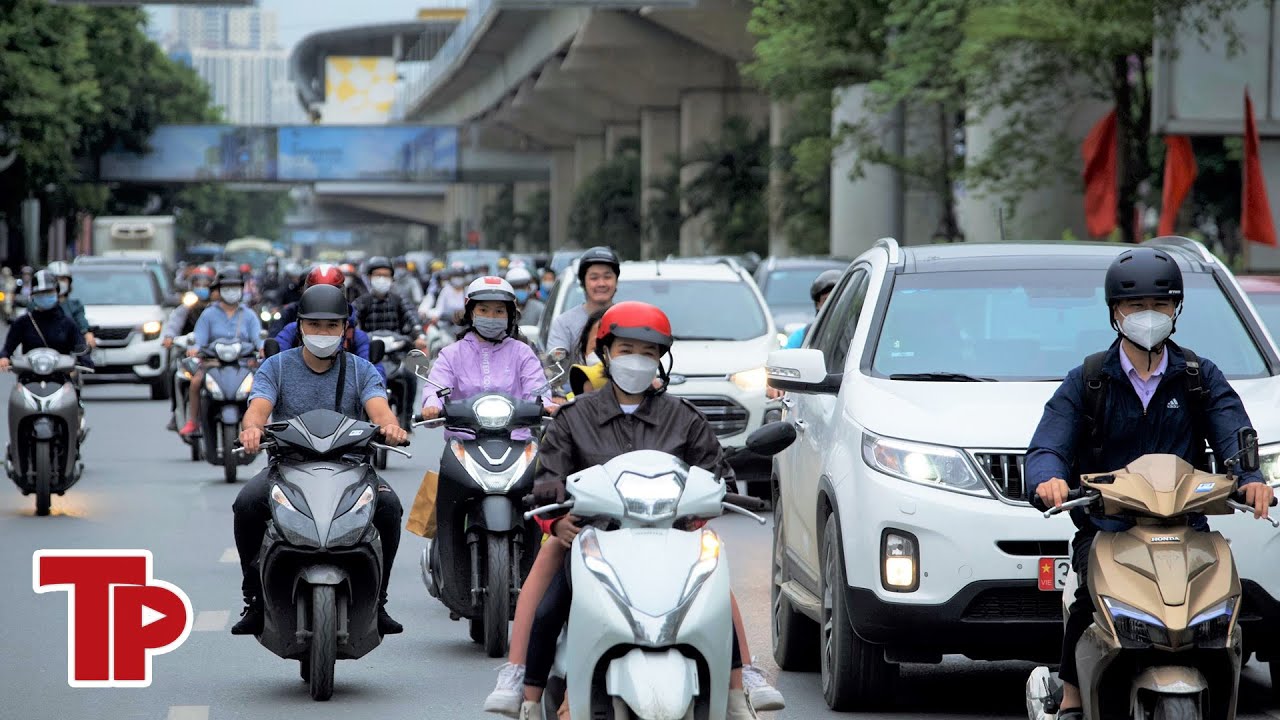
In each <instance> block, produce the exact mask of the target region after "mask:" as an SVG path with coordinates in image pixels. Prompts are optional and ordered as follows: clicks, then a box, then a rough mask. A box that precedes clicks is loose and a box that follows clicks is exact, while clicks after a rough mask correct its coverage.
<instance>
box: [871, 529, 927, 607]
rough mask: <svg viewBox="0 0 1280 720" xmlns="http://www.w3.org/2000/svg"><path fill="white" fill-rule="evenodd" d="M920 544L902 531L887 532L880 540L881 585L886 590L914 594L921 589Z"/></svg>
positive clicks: (912, 536)
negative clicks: (913, 592)
mask: <svg viewBox="0 0 1280 720" xmlns="http://www.w3.org/2000/svg"><path fill="white" fill-rule="evenodd" d="M918 548H919V543H918V542H917V541H916V538H915V536H914V535H912V534H911V533H909V532H904V531H901V530H885V531H884V535H883V536H881V538H880V557H881V563H882V564H881V573H880V580H881V584H882V585H884V589H885V590H890V591H893V592H912V591H914V590H916V589H917V588H919V587H920V562H919V558H920V555H919V550H918Z"/></svg>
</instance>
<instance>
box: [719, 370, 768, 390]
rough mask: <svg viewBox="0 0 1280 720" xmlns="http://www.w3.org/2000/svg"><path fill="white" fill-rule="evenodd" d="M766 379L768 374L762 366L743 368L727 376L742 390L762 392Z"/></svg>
mask: <svg viewBox="0 0 1280 720" xmlns="http://www.w3.org/2000/svg"><path fill="white" fill-rule="evenodd" d="M768 379H769V376H768V375H767V374H766V373H765V371H764V367H758V368H752V369H751V370H743V371H742V372H736V373H734V374H732V375H730V376H729V381H730V382H732V383H733V384H734V385H737V386H738V389H739V390H741V391H743V392H764V388H765V382H766V381H767V380H768Z"/></svg>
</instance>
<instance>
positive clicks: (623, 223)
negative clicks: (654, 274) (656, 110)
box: [569, 138, 641, 257]
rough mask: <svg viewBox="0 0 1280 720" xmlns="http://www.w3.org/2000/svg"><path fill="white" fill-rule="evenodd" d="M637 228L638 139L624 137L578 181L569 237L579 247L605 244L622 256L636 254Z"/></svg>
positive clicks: (570, 216)
mask: <svg viewBox="0 0 1280 720" xmlns="http://www.w3.org/2000/svg"><path fill="white" fill-rule="evenodd" d="M640 232H641V222H640V141H639V140H637V139H635V138H625V139H623V140H621V141H619V143H618V146H617V149H616V150H615V152H614V156H613V158H611V159H610V160H608V161H606V162H605V163H604V164H602V165H600V167H598V168H596V170H595V171H594V172H592V173H591V174H590V175H588V176H587V177H586V178H585V179H583V181H582V182H581V183H580V184H579V185H578V188H577V190H576V192H575V193H574V198H573V206H572V209H571V210H570V212H569V238H570V240H571V241H572V242H573V243H575V244H576V245H578V246H579V247H591V246H594V245H608V246H610V247H612V248H613V249H614V250H615V251H617V252H618V253H619V254H621V255H622V256H623V257H640Z"/></svg>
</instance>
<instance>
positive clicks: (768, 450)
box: [747, 422, 796, 457]
mask: <svg viewBox="0 0 1280 720" xmlns="http://www.w3.org/2000/svg"><path fill="white" fill-rule="evenodd" d="M795 441H796V428H795V426H794V425H792V424H791V423H789V422H773V423H769V424H767V425H762V426H760V427H759V428H758V429H757V430H756V431H755V432H753V433H751V434H750V435H749V436H747V449H748V450H750V451H751V452H753V453H756V454H757V455H764V456H766V457H768V456H770V455H777V454H778V453H780V452H782V451H783V450H786V449H787V448H788V447H791V443H793V442H795Z"/></svg>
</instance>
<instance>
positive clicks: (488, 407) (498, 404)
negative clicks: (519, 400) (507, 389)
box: [471, 395, 516, 430]
mask: <svg viewBox="0 0 1280 720" xmlns="http://www.w3.org/2000/svg"><path fill="white" fill-rule="evenodd" d="M471 412H473V413H475V414H476V421H477V422H479V423H480V427H483V428H488V429H490V430H497V429H498V428H502V427H506V426H507V423H509V422H511V416H512V415H514V414H515V412H516V408H515V406H514V405H512V404H511V402H510V401H508V400H507V399H506V398H503V397H498V396H497V395H486V396H484V397H482V398H480V399H479V400H476V401H475V403H474V404H473V405H472V406H471Z"/></svg>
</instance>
